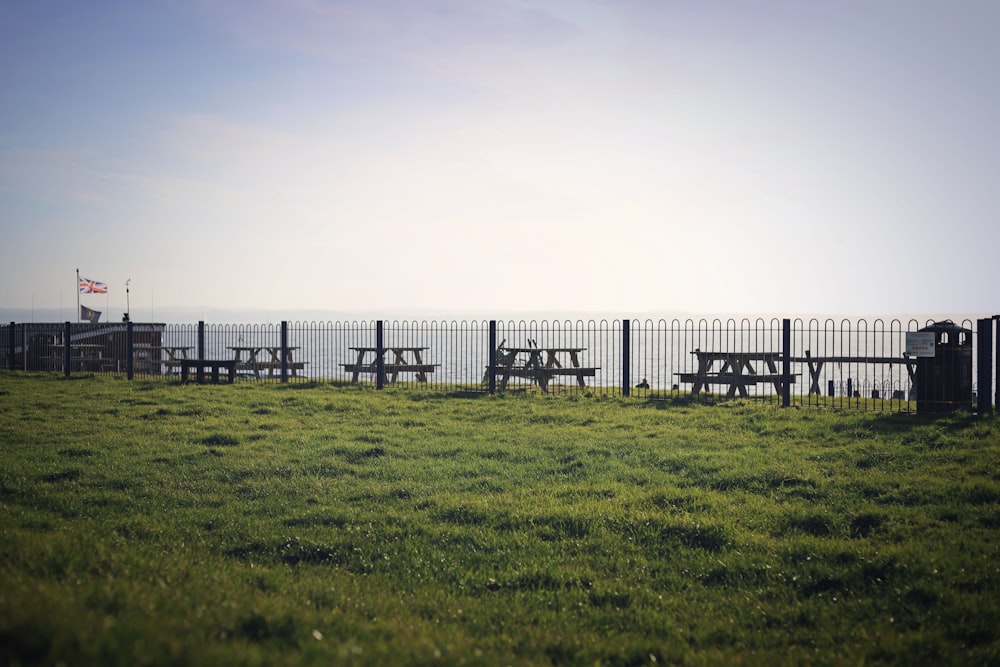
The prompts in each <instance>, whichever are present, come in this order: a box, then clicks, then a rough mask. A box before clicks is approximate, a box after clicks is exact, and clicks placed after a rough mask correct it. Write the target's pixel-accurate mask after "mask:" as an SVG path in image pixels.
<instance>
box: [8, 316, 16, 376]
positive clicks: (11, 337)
mask: <svg viewBox="0 0 1000 667" xmlns="http://www.w3.org/2000/svg"><path fill="white" fill-rule="evenodd" d="M16 330H17V329H16V325H15V323H14V322H11V323H10V329H9V330H8V333H7V370H10V371H12V370H14V360H15V359H17V348H16V347H15V346H14V332H15V331H16Z"/></svg>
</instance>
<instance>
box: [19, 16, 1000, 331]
mask: <svg viewBox="0 0 1000 667" xmlns="http://www.w3.org/2000/svg"><path fill="white" fill-rule="evenodd" d="M998 34H1000V3H998V2H994V1H993V0H975V1H963V0H956V1H949V2H946V1H944V0H941V1H939V2H926V1H921V0H891V1H879V0H863V1H862V0H846V1H838V2H818V1H817V2H802V1H801V0H787V1H768V0H762V1H760V2H749V1H743V0H720V1H717V2H712V1H697V2H696V1H694V0H691V1H686V2H672V1H669V0H660V1H653V0H594V1H587V0H573V1H568V0H567V1H561V0H551V1H549V0H543V1H540V2H521V1H515V0H477V1H474V2H473V1H470V0H437V1H435V0H428V1H427V2H418V1H416V0H412V1H407V0H357V1H350V2H348V1H341V0H151V1H148V2H146V1H144V2H135V1H134V0H120V1H110V0H90V1H88V2H77V1H75V0H72V1H69V0H32V1H31V2H27V1H26V2H14V1H8V2H4V3H3V4H2V5H0V229H2V242H0V271H2V274H0V275H2V278H3V280H2V281H0V311H2V310H4V309H7V310H8V311H9V310H10V309H14V308H22V309H23V308H30V307H32V306H33V307H34V308H36V309H45V308H55V307H58V306H60V305H62V306H63V307H65V308H67V309H69V310H70V312H72V309H74V308H75V303H76V298H77V294H76V292H75V270H76V269H77V268H79V269H80V271H81V273H82V275H84V276H85V277H88V278H92V279H95V280H100V281H104V282H106V283H108V285H109V286H110V288H111V292H110V294H109V295H108V297H103V296H101V297H90V298H86V297H85V298H84V303H85V304H86V305H90V306H92V307H95V308H97V309H102V308H104V309H108V308H109V309H110V310H111V311H112V313H111V314H112V316H113V317H116V316H117V317H120V314H121V312H122V310H124V306H125V289H124V288H125V281H126V280H127V279H131V303H132V310H133V313H134V315H136V316H137V317H138V319H147V318H148V315H149V314H150V311H151V310H153V309H154V308H155V309H156V310H166V309H170V308H183V309H189V310H191V311H198V310H201V309H209V308H210V309H218V308H226V309H249V308H260V309H264V310H267V311H269V312H270V313H271V314H273V316H274V317H275V318H284V317H288V318H294V317H296V316H297V315H298V314H299V313H302V312H304V311H307V310H308V311H331V312H332V311H345V310H347V311H355V312H357V311H361V312H368V313H372V314H381V315H386V316H391V315H392V314H393V312H396V311H402V310H406V311H413V310H421V311H424V312H426V313H428V315H433V314H435V313H438V312H455V311H458V312H461V311H469V312H473V311H474V312H477V313H478V312H483V311H492V310H495V311H498V312H499V311H528V310H530V311H541V312H553V313H555V312H557V311H601V312H612V313H619V314H621V315H623V316H627V315H630V314H639V313H649V312H653V313H674V312H679V311H684V312H693V313H732V314H744V313H750V314H754V313H779V314H787V315H796V314H804V313H821V314H884V315H890V314H895V313H943V314H952V313H972V312H994V311H996V310H998V309H1000V300H998V299H997V298H996V296H995V293H994V290H995V287H996V275H997V273H996V256H997V248H998V246H1000V244H998V241H1000V225H998V223H997V219H996V218H997V211H998V210H1000V206H998V203H1000V194H998V193H1000V187H998V185H997V182H998V175H1000V133H998V132H997V129H996V124H997V119H998V118H1000V76H998V70H997V68H998V64H1000V39H998ZM199 247H200V248H201V249H199ZM70 317H72V315H70ZM0 319H3V320H5V319H6V318H5V317H0Z"/></svg>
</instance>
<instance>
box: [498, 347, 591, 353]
mask: <svg viewBox="0 0 1000 667" xmlns="http://www.w3.org/2000/svg"><path fill="white" fill-rule="evenodd" d="M586 349H587V348H585V347H506V346H504V348H503V350H504V352H583V351H584V350H586Z"/></svg>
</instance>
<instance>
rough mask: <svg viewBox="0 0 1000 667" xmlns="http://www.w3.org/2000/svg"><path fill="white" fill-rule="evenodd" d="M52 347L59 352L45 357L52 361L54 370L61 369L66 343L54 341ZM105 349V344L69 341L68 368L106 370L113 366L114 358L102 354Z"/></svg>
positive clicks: (64, 361)
mask: <svg viewBox="0 0 1000 667" xmlns="http://www.w3.org/2000/svg"><path fill="white" fill-rule="evenodd" d="M52 349H53V350H59V351H60V352H59V353H58V354H53V355H52V356H50V357H45V359H46V360H49V361H51V362H52V367H53V369H54V370H63V368H64V365H65V363H66V355H65V350H66V345H65V344H63V343H54V344H53V345H52ZM106 350H107V346H105V345H103V344H100V343H70V345H69V351H70V357H69V362H70V368H71V369H72V368H76V369H77V370H79V371H101V370H107V368H106V367H107V366H115V365H116V363H115V360H114V359H110V358H108V357H105V356H104V352H105V351H106ZM112 370H113V369H112Z"/></svg>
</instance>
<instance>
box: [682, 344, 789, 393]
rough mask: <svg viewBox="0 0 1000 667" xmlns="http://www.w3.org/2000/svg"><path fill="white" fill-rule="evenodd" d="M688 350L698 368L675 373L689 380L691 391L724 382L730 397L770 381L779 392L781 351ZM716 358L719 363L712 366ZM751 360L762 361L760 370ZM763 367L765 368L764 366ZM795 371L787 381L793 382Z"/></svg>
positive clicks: (697, 391)
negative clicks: (716, 366)
mask: <svg viewBox="0 0 1000 667" xmlns="http://www.w3.org/2000/svg"><path fill="white" fill-rule="evenodd" d="M691 354H693V355H695V356H696V357H697V360H698V370H696V371H695V372H694V373H677V375H678V376H679V377H680V381H681V382H685V383H691V384H692V385H693V386H692V388H691V393H692V394H694V395H697V394H698V393H700V392H701V390H702V389H705V388H707V387H708V386H709V385H713V384H718V385H726V386H728V389H727V391H726V396H727V397H729V398H732V397H734V396H736V394H737V393H739V395H740V396H742V397H746V396H748V395H749V393H748V392H747V387H748V386H750V385H756V384H757V383H760V382H763V383H770V384H773V385H774V389H775V391H777V392H778V393H781V386H782V377H781V372H780V371H778V366H777V363H778V361H779V360H780V359H781V353H780V352H708V351H703V350H695V351H693V352H692V353H691ZM716 362H721V363H722V365H721V366H720V367H719V369H718V370H715V369H714V367H715V364H716ZM754 364H758V365H759V364H763V366H761V369H762V370H761V371H760V372H758V371H757V369H756V368H754ZM764 367H766V369H765V368H764ZM795 377H796V376H795V375H794V374H793V375H790V376H789V381H790V382H795Z"/></svg>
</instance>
